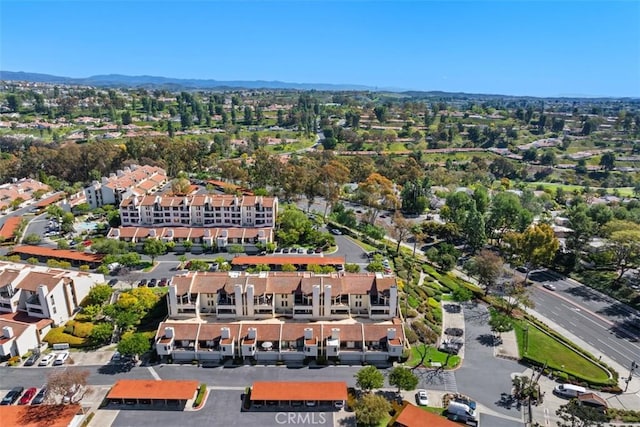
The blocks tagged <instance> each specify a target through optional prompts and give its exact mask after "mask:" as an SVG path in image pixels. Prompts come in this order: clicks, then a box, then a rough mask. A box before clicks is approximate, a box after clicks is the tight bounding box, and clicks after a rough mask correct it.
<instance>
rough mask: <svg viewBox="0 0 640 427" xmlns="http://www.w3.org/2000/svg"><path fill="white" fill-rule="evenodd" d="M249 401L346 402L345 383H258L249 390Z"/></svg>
mask: <svg viewBox="0 0 640 427" xmlns="http://www.w3.org/2000/svg"><path fill="white" fill-rule="evenodd" d="M251 400H347V383H346V382H343V381H332V382H329V381H326V382H322V381H318V382H310V381H296V382H293V381H278V382H276V381H274V382H270V381H258V382H255V383H253V387H252V388H251Z"/></svg>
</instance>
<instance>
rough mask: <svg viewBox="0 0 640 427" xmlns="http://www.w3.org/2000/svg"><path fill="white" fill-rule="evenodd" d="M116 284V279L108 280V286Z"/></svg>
mask: <svg viewBox="0 0 640 427" xmlns="http://www.w3.org/2000/svg"><path fill="white" fill-rule="evenodd" d="M117 284H118V279H111V280H109V286H111V287H113V286H115V285H117Z"/></svg>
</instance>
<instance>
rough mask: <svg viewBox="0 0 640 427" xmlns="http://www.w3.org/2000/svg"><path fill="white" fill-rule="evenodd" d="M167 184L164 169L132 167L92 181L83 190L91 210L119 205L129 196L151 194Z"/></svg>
mask: <svg viewBox="0 0 640 427" xmlns="http://www.w3.org/2000/svg"><path fill="white" fill-rule="evenodd" d="M166 182H167V174H166V172H165V171H164V169H161V168H159V167H156V166H148V165H145V166H138V165H132V166H129V167H126V168H124V169H122V170H119V171H117V172H116V173H114V174H111V175H109V176H108V177H102V180H101V181H94V182H93V183H92V184H91V185H90V186H88V187H86V188H85V189H84V194H85V197H86V200H87V203H88V204H89V206H91V208H92V209H95V208H97V207H100V206H103V205H119V204H120V202H121V201H122V199H124V198H127V197H129V196H134V195H135V196H142V195H145V194H151V193H152V192H154V191H156V190H157V189H159V188H160V187H161V186H162V185H164V184H165V183H166Z"/></svg>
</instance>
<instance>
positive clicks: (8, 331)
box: [0, 318, 40, 359]
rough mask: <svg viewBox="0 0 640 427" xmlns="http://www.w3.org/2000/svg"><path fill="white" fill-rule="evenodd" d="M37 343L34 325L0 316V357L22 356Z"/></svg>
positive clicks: (37, 344) (36, 345) (35, 346)
mask: <svg viewBox="0 0 640 427" xmlns="http://www.w3.org/2000/svg"><path fill="white" fill-rule="evenodd" d="M39 345H40V343H39V341H38V332H37V329H36V326H35V325H33V324H29V323H23V322H16V321H13V320H7V319H1V318H0V359H6V358H9V357H13V356H22V355H23V354H26V353H27V352H29V351H30V350H33V349H34V348H37V347H38V346H39Z"/></svg>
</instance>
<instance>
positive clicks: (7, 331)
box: [2, 326, 13, 339]
mask: <svg viewBox="0 0 640 427" xmlns="http://www.w3.org/2000/svg"><path fill="white" fill-rule="evenodd" d="M2 335H3V336H4V337H5V338H7V339H9V338H13V328H12V327H11V326H3V327H2Z"/></svg>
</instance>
